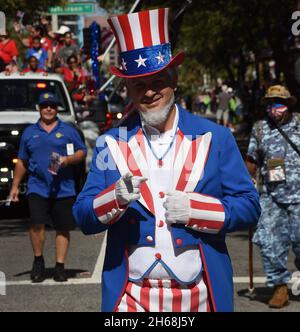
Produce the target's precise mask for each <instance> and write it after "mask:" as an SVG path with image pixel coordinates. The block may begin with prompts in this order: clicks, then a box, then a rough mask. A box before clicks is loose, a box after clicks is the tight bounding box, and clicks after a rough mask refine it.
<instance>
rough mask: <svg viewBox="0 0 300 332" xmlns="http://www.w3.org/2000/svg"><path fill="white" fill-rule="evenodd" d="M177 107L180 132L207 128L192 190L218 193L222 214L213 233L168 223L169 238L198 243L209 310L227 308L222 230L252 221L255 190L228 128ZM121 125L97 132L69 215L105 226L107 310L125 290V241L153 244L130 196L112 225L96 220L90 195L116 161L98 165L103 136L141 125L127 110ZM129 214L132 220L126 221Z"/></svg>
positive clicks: (229, 283)
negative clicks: (206, 146) (88, 166)
mask: <svg viewBox="0 0 300 332" xmlns="http://www.w3.org/2000/svg"><path fill="white" fill-rule="evenodd" d="M178 109H179V122H178V127H179V130H180V131H181V133H182V134H183V135H185V136H188V137H189V139H191V140H195V139H196V138H197V137H199V136H200V135H204V134H206V133H208V132H210V133H211V142H210V148H209V152H208V155H207V159H206V164H205V168H204V171H203V174H202V176H201V178H199V181H198V182H197V183H196V186H195V190H194V192H197V193H201V194H204V195H209V196H212V197H215V198H218V199H219V200H220V201H221V203H222V205H223V207H224V211H225V220H224V226H223V228H222V229H221V231H220V232H219V233H218V234H207V233H203V232H199V231H197V230H193V229H188V228H187V227H185V226H184V225H179V224H173V225H172V226H171V234H172V238H173V244H174V247H176V248H180V247H181V248H184V247H186V246H190V245H197V246H199V249H200V253H201V259H202V262H203V269H204V273H205V274H206V278H207V288H208V292H209V294H210V297H211V300H212V305H213V309H214V311H233V280H232V277H233V273H232V266H231V262H230V258H229V255H228V252H227V248H226V244H225V234H226V233H228V232H233V231H235V230H241V229H247V228H249V227H253V226H255V225H256V223H257V221H258V218H259V216H260V205H259V196H258V194H257V192H256V190H255V188H254V186H253V184H252V181H251V179H250V176H249V173H248V171H247V169H246V167H245V164H244V161H243V159H242V157H241V154H240V152H239V150H238V147H237V145H236V142H235V139H234V138H233V136H232V134H231V132H230V131H229V130H228V129H227V128H224V127H221V126H219V125H216V124H215V123H213V122H211V121H209V120H206V119H203V118H201V117H198V116H195V115H192V114H190V113H188V112H187V111H186V110H184V109H182V108H181V107H179V106H178ZM122 127H126V132H127V137H125V138H124V135H123V134H122V135H120V131H119V128H113V129H111V130H109V131H108V132H107V133H106V134H105V135H103V136H100V137H99V138H98V140H97V143H96V147H95V151H94V155H93V162H92V166H91V170H90V172H89V175H88V178H87V181H86V183H85V186H84V188H83V190H82V192H81V193H80V194H79V196H78V198H77V201H76V203H75V205H74V207H73V213H74V216H75V219H76V221H77V223H78V225H79V227H80V228H81V229H82V231H83V233H84V234H96V233H100V232H103V231H106V230H107V231H108V233H107V247H106V256H105V261H104V266H103V272H102V311H107V312H111V311H114V310H116V308H117V306H118V304H119V302H120V301H121V298H122V296H123V294H124V292H125V288H126V284H127V281H128V254H127V247H128V246H130V245H140V246H150V245H152V246H153V245H155V217H154V215H153V213H151V211H149V209H147V208H145V206H144V205H142V204H140V202H138V201H135V202H132V203H131V204H130V205H129V207H128V208H127V210H126V211H125V213H124V214H123V215H122V216H121V218H120V219H119V220H118V221H117V222H115V223H114V224H112V225H105V224H102V223H101V222H100V221H99V219H98V218H97V215H96V213H95V211H94V209H93V201H94V199H95V197H96V196H97V195H99V193H101V192H102V191H104V190H105V189H107V188H108V187H109V186H111V185H113V184H114V183H115V182H116V181H117V180H118V179H119V178H120V176H121V174H120V172H119V170H118V168H117V167H116V165H114V166H115V167H109V169H105V167H102V166H101V165H103V164H104V163H106V162H108V160H109V159H111V156H110V153H109V149H108V146H107V144H106V141H105V137H107V136H108V135H109V136H111V137H112V138H113V139H114V140H116V141H121V140H123V141H124V140H125V141H126V140H127V141H130V139H131V138H132V137H133V136H134V135H136V134H137V132H138V131H140V129H141V122H140V118H139V116H138V115H137V114H136V115H134V116H131V117H130V118H129V119H127V120H126V121H125V122H124V123H123V124H122ZM121 136H122V137H121ZM110 164H111V163H110ZM111 168H112V169H111ZM132 218H135V220H137V221H138V222H137V223H131V222H130V220H132ZM149 235H150V236H152V238H153V239H154V242H153V243H150V244H149V242H147V240H146V238H147V236H149ZM176 239H181V241H180V242H178V241H176Z"/></svg>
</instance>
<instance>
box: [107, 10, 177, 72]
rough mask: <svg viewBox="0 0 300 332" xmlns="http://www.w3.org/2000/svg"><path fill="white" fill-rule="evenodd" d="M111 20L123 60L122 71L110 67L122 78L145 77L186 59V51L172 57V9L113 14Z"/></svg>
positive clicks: (109, 20) (109, 21)
mask: <svg viewBox="0 0 300 332" xmlns="http://www.w3.org/2000/svg"><path fill="white" fill-rule="evenodd" d="M108 23H109V24H110V26H111V28H112V31H113V33H114V35H115V37H116V41H117V44H118V47H119V50H120V53H121V54H120V58H121V62H122V70H120V69H119V68H116V67H111V68H110V69H111V72H112V73H113V74H115V75H118V76H121V77H136V76H145V75H149V74H152V73H154V72H157V71H160V70H162V69H164V68H165V67H167V66H169V65H170V64H172V63H173V62H174V64H175V65H178V64H179V63H181V62H182V61H183V54H179V55H180V57H179V58H178V57H177V58H176V57H174V58H172V55H171V52H170V49H171V46H170V45H169V42H170V40H169V27H168V24H169V8H160V9H154V10H147V11H142V12H138V13H131V14H123V15H119V16H113V17H111V18H109V19H108ZM160 47H162V48H160ZM154 49H155V52H156V53H155V52H154ZM163 51H165V54H164V53H163ZM137 52H138V53H137ZM155 58H156V60H155ZM156 63H157V64H156Z"/></svg>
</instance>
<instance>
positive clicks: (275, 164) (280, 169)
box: [267, 158, 286, 183]
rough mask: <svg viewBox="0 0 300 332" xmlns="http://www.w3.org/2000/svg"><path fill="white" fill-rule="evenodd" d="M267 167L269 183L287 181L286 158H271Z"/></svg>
mask: <svg viewBox="0 0 300 332" xmlns="http://www.w3.org/2000/svg"><path fill="white" fill-rule="evenodd" d="M267 168H268V182H269V183H279V182H285V181H286V174H285V166H284V159H282V158H276V159H269V160H268V161H267Z"/></svg>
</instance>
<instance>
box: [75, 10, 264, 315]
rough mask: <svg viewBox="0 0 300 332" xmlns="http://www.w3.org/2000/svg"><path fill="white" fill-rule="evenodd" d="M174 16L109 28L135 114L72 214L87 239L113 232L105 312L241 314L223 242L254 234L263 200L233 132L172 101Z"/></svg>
mask: <svg viewBox="0 0 300 332" xmlns="http://www.w3.org/2000/svg"><path fill="white" fill-rule="evenodd" d="M168 17H169V10H168V9H166V8H162V9H156V10H149V11H142V12H139V13H132V14H128V15H127V14H124V15H120V16H114V17H111V18H110V19H109V24H110V25H111V27H112V30H113V32H114V34H115V36H116V39H117V42H118V46H119V48H120V50H121V52H120V60H121V63H122V68H121V69H118V68H116V67H112V68H111V72H112V73H113V74H115V75H117V76H119V77H123V78H124V79H125V81H126V85H127V88H128V92H129V94H130V97H131V98H132V101H133V104H134V106H135V109H136V110H135V111H134V112H133V113H131V114H130V115H129V116H128V117H127V119H126V120H125V121H124V122H123V123H122V125H121V127H119V128H113V129H111V130H109V131H108V132H107V133H106V134H105V135H103V136H100V137H99V138H98V140H97V142H96V147H95V151H94V156H93V163H92V167H91V170H90V173H89V175H88V178H87V181H86V183H85V186H84V188H83V190H82V192H81V193H80V195H79V196H78V199H77V201H76V203H75V205H74V208H73V212H74V215H75V219H76V220H77V223H78V225H79V226H80V228H81V229H82V231H83V232H84V233H85V234H95V233H99V232H103V231H106V230H107V247H106V257H105V262H104V266H103V276H102V311H114V312H134V311H146V312H163V311H164V312H171V311H175V312H180V311H182V312H189V311H192V312H207V311H214V312H217V311H232V310H233V284H232V267H231V263H230V258H229V256H228V252H227V248H226V244H225V234H226V233H227V232H232V231H234V230H237V229H243V228H248V227H251V226H254V225H255V224H256V222H257V220H258V218H259V215H260V206H259V198H258V194H257V192H256V190H255V188H254V186H253V184H252V182H251V179H250V177H249V175H248V171H247V169H246V168H245V166H244V162H243V160H242V158H241V155H240V153H239V150H238V148H237V146H236V143H235V140H234V138H233V136H232V135H231V133H230V131H229V130H228V129H226V128H224V127H221V126H218V125H216V124H214V123H213V122H211V121H209V120H205V119H203V118H201V117H198V116H194V115H192V114H190V113H188V112H187V111H186V110H184V109H183V108H181V107H180V106H178V105H176V104H175V103H174V99H175V97H174V91H175V90H176V84H177V66H178V65H179V64H181V63H182V62H183V59H184V54H183V53H179V54H177V55H176V56H175V57H172V55H171V46H170V42H169V36H168Z"/></svg>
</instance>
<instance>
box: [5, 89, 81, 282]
mask: <svg viewBox="0 0 300 332" xmlns="http://www.w3.org/2000/svg"><path fill="white" fill-rule="evenodd" d="M57 107H58V99H57V97H56V96H55V95H54V94H52V93H50V92H49V93H43V94H42V95H41V96H40V98H39V112H40V119H39V120H38V122H37V123H35V124H33V125H31V126H29V127H27V128H26V129H25V131H24V133H23V135H22V138H21V143H20V149H19V155H18V163H17V164H16V168H15V173H14V180H13V184H12V188H11V191H10V195H9V198H10V199H11V200H12V201H13V202H18V201H19V198H18V196H19V189H18V188H19V185H20V183H21V181H22V179H23V178H24V176H25V174H26V173H28V175H29V177H28V191H27V195H28V201H29V211H30V220H31V226H30V239H31V243H32V247H33V252H34V256H35V257H34V262H33V267H32V271H31V280H32V282H42V281H43V280H44V279H45V263H44V258H43V249H44V242H45V225H46V224H52V225H53V227H54V229H55V230H56V265H55V269H54V280H55V281H58V282H62V281H67V276H66V273H65V270H64V261H65V258H66V256H67V251H68V247H69V242H70V230H72V229H74V226H75V222H74V219H73V215H72V205H73V202H74V199H75V195H76V192H75V179H74V169H73V167H72V166H74V165H76V164H78V163H80V162H81V161H83V160H84V158H85V155H86V148H85V145H84V143H83V141H82V139H81V138H80V135H79V133H78V131H77V130H76V129H75V128H74V127H72V126H71V125H69V124H67V123H64V122H62V121H61V120H60V119H59V118H58V117H57V112H58V110H57Z"/></svg>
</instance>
